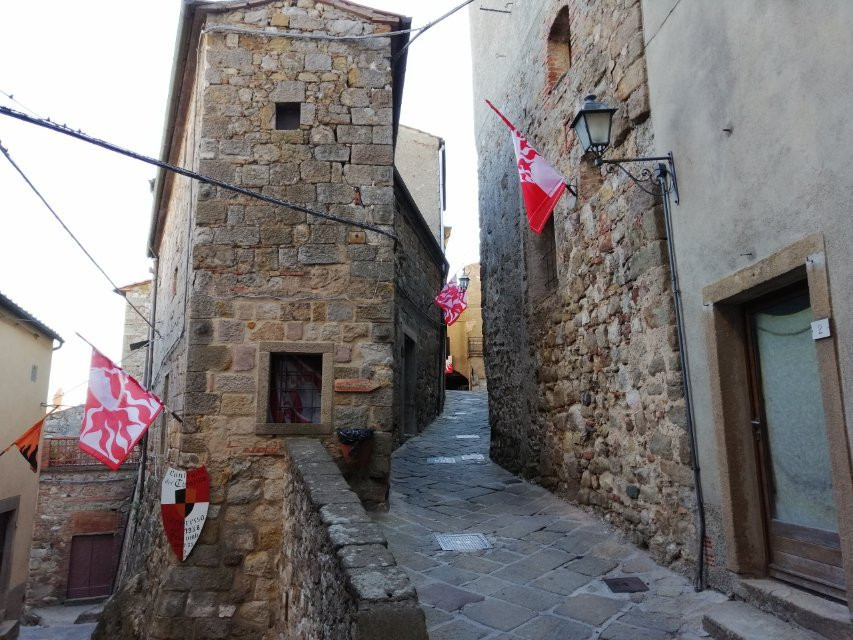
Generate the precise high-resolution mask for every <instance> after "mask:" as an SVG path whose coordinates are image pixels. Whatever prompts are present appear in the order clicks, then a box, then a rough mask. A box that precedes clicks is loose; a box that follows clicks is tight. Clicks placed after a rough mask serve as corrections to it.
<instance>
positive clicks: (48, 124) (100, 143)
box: [0, 105, 398, 243]
mask: <svg viewBox="0 0 853 640" xmlns="http://www.w3.org/2000/svg"><path fill="white" fill-rule="evenodd" d="M0 115H4V116H9V117H11V118H15V119H17V120H22V121H23V122H27V123H29V124H34V125H37V126H39V127H44V128H45V129H49V130H51V131H55V132H57V133H62V134H64V135H67V136H70V137H72V138H76V139H77V140H82V141H83V142H88V143H89V144H93V145H95V146H97V147H101V148H102V149H107V150H108V151H113V152H115V153H118V154H121V155H123V156H127V157H128V158H133V159H134V160H139V161H140V162H145V163H146V164H151V165H154V166H155V167H160V168H161V169H166V170H167V171H171V172H172V173H177V174H178V175H182V176H185V177H187V178H192V179H194V180H198V181H199V182H204V183H206V184H212V185H214V186H217V187H222V188H223V189H226V190H228V191H233V192H234V193H239V194H241V195H244V196H248V197H250V198H255V199H257V200H263V201H264V202H268V203H270V204H274V205H278V206H280V207H287V208H288V209H292V210H294V211H299V212H300V213H306V214H310V215H312V216H316V217H318V218H323V219H325V220H331V221H333V222H339V223H341V224H346V225H351V226H353V227H358V228H360V229H365V230H367V231H373V232H374V233H378V234H380V235H383V236H387V237H389V238H391V239H392V240H394V242H395V243H396V242H397V240H398V239H397V236H395V235H394V234H393V233H391V232H390V231H385V230H384V229H382V228H380V227H376V226H373V225H369V224H364V223H362V222H358V221H356V220H352V219H349V218H342V217H340V216H336V215H333V214H331V213H323V212H322V211H317V210H316V209H311V208H309V207H303V206H302V205H299V204H296V203H294V202H288V201H286V200H280V199H278V198H273V197H270V196H265V195H264V194H262V193H258V192H257V191H252V190H250V189H246V188H244V187H240V186H237V185H236V184H231V183H230V182H225V181H224V180H218V179H217V178H212V177H210V176H206V175H204V174H201V173H197V172H195V171H190V170H189V169H184V168H183V167H179V166H177V165H174V164H171V163H169V162H165V161H163V160H157V159H155V158H152V157H150V156H145V155H142V154H141V153H136V152H135V151H131V150H129V149H125V148H123V147H119V146H118V145H115V144H112V143H110V142H106V141H105V140H101V139H99V138H95V137H92V136H89V135H86V134H85V133H82V132H81V131H79V130H77V131H75V130H73V129H70V128H69V127H67V126H65V125H60V124H56V123H55V122H53V121H51V120H50V119H42V118H33V117H32V116H28V115H27V114H26V113H21V112H20V111H16V110H15V109H10V108H9V107H4V106H2V105H0Z"/></svg>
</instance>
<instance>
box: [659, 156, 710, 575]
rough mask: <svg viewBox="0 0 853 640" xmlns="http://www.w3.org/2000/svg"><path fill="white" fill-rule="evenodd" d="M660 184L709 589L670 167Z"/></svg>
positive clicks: (701, 566)
mask: <svg viewBox="0 0 853 640" xmlns="http://www.w3.org/2000/svg"><path fill="white" fill-rule="evenodd" d="M658 167H659V174H658V184H659V185H660V189H661V193H662V194H663V198H661V200H663V218H664V223H665V225H666V247H667V252H668V253H669V274H670V281H671V284H672V295H673V298H674V302H675V326H676V331H677V332H678V353H679V358H680V360H681V380H682V385H683V387H684V411H685V414H686V419H687V433H688V435H689V436H690V464H691V465H692V466H693V484H694V486H695V487H696V507H697V509H698V511H699V539H698V540H697V547H698V553H697V563H698V566H697V568H696V579H695V581H694V583H693V588H694V589H695V590H696V591H702V590H703V589H704V588H705V531H706V527H705V499H704V497H703V495H702V479H701V476H700V473H699V451H698V446H697V442H696V426H695V422H694V417H693V400H692V396H693V394H692V390H691V387H690V371H689V368H688V359H687V340H686V338H685V332H684V312H683V307H682V301H681V289H680V288H679V286H678V265H677V263H676V259H675V241H674V239H673V236H672V214H671V211H670V208H669V190H668V187H667V184H666V181H667V175H668V174H667V171H668V170H667V168H666V165H664V164H660V165H658Z"/></svg>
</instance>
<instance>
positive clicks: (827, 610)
mask: <svg viewBox="0 0 853 640" xmlns="http://www.w3.org/2000/svg"><path fill="white" fill-rule="evenodd" d="M735 594H736V595H737V596H738V597H739V598H741V599H743V600H745V601H746V602H747V603H748V604H751V605H752V606H754V607H757V608H758V609H761V610H762V611H765V612H767V613H770V614H772V615H774V616H776V617H778V618H781V619H782V620H785V621H786V622H791V623H794V624H797V625H799V626H801V627H805V628H806V629H810V630H811V631H814V632H815V633H818V634H820V635H821V636H824V637H825V638H830V640H834V639H835V638H853V622H851V613H850V610H849V609H848V608H847V607H846V606H845V605H843V604H841V603H838V602H833V601H832V600H828V599H826V598H821V597H820V596H816V595H812V594H811V593H808V592H806V591H802V590H801V589H797V588H796V587H793V586H790V585H787V584H785V583H783V582H779V581H777V580H771V579H742V580H740V581H739V583H738V585H737V586H736V587H735Z"/></svg>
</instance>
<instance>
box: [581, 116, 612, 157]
mask: <svg viewBox="0 0 853 640" xmlns="http://www.w3.org/2000/svg"><path fill="white" fill-rule="evenodd" d="M612 118H613V113H612V112H611V111H609V110H608V111H588V112H587V113H586V114H584V118H583V120H584V125H585V126H584V128H585V129H586V131H587V134H586V135H587V136H588V140H589V142H588V144H589V145H591V146H592V147H593V148H595V149H597V150H600V151H604V149H606V148H607V147H609V146H610V121H611V119H612ZM584 148H585V149H589V146H587V145H584Z"/></svg>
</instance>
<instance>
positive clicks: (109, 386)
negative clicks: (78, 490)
mask: <svg viewBox="0 0 853 640" xmlns="http://www.w3.org/2000/svg"><path fill="white" fill-rule="evenodd" d="M162 410H163V403H162V402H161V401H160V398H158V397H157V396H155V395H154V394H153V393H149V392H148V391H146V390H145V389H143V388H142V385H140V384H139V383H138V382H137V381H136V380H135V379H134V378H133V377H131V376H129V375H128V374H127V373H125V371H124V370H122V369H121V368H120V367H119V366H118V365H116V364H115V363H113V362H112V361H111V360H110V359H109V358H107V357H106V356H105V355H103V354H102V353H101V352H99V351H98V350H97V349H92V365H91V368H90V369H89V391H88V393H87V394H86V408H85V410H84V412H83V425H82V426H81V428H80V448H81V449H82V450H83V451H85V452H86V453H88V454H89V455H91V456H94V457H95V458H97V459H98V460H100V461H101V462H103V463H104V464H105V465H107V466H108V467H109V468H110V469H112V470H113V471H115V470H116V469H118V468H119V467H120V466H121V464H122V462H124V459H125V458H127V456H128V454H129V453H130V451H131V449H133V447H134V446H135V445H136V443H137V442H139V439H140V438H142V436H143V435H144V434H145V431H146V430H147V429H148V427H149V426H150V425H151V423H152V422H154V419H155V418H156V417H157V416H158V415H160V412H161V411H162Z"/></svg>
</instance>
